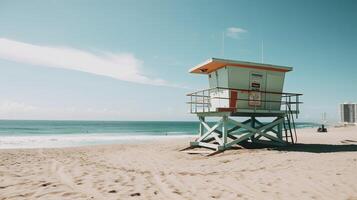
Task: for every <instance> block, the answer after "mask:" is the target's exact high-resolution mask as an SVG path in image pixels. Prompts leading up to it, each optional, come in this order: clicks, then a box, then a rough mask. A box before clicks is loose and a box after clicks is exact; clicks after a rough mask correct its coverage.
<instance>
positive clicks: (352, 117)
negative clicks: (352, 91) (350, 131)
mask: <svg viewBox="0 0 357 200" xmlns="http://www.w3.org/2000/svg"><path fill="white" fill-rule="evenodd" d="M340 115H341V122H342V123H346V124H354V123H357V103H343V104H341V105H340Z"/></svg>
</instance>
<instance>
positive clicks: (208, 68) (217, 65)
mask: <svg viewBox="0 0 357 200" xmlns="http://www.w3.org/2000/svg"><path fill="white" fill-rule="evenodd" d="M226 66H233V67H244V68H251V69H262V70H269V71H277V72H288V71H289V70H286V69H278V68H274V67H269V66H257V65H244V64H235V63H227V62H210V63H208V64H206V65H203V66H201V67H199V68H196V69H194V70H193V71H191V73H200V74H209V73H211V72H213V71H216V70H218V69H221V68H223V67H226Z"/></svg>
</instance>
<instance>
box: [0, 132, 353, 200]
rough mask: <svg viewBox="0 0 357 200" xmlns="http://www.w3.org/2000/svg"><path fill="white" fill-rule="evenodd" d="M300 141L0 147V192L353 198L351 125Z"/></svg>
mask: <svg viewBox="0 0 357 200" xmlns="http://www.w3.org/2000/svg"><path fill="white" fill-rule="evenodd" d="M298 134H299V141H298V142H299V143H303V144H299V145H293V146H289V147H284V148H260V149H238V150H237V149H235V150H229V151H226V152H224V153H221V154H218V155H215V156H212V157H206V156H202V155H197V154H195V155H191V154H187V153H183V152H179V149H181V148H184V147H187V145H188V143H189V140H190V139H180V140H175V141H174V140H160V141H158V142H145V143H142V144H120V145H101V146H88V147H76V148H58V149H12V150H0V158H1V159H0V200H4V199H46V200H50V199H106V200H110V199H349V200H352V199H357V127H347V128H329V132H328V133H327V134H324V133H316V131H315V129H301V130H298Z"/></svg>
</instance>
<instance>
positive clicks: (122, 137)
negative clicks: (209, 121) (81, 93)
mask: <svg viewBox="0 0 357 200" xmlns="http://www.w3.org/2000/svg"><path fill="white" fill-rule="evenodd" d="M198 126H199V123H198V122H197V121H195V122H179V121H153V122H150V121H50V120H0V148H1V149H7V148H51V147H71V146H83V145H92V144H114V143H130V142H137V141H146V140H153V139H155V140H160V139H167V138H185V137H190V136H194V135H196V134H197V131H198ZM316 126H317V125H316V124H314V123H297V128H306V127H316Z"/></svg>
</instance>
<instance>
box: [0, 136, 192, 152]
mask: <svg viewBox="0 0 357 200" xmlns="http://www.w3.org/2000/svg"><path fill="white" fill-rule="evenodd" d="M188 137H192V135H156V136H153V135H103V134H78V135H43V136H42V135H29V136H1V137H0V149H14V148H16V149H17V148H54V147H75V146H84V145H93V144H115V143H132V142H138V141H146V140H163V139H174V138H188Z"/></svg>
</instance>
